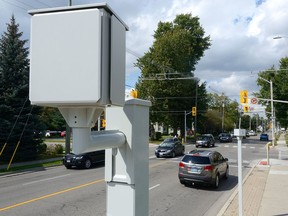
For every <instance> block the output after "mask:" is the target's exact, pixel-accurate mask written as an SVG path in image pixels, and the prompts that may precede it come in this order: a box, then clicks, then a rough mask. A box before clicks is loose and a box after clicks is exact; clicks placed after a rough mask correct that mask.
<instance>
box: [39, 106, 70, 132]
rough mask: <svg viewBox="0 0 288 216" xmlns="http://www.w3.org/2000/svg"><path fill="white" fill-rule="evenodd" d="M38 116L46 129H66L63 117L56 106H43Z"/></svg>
mask: <svg viewBox="0 0 288 216" xmlns="http://www.w3.org/2000/svg"><path fill="white" fill-rule="evenodd" d="M40 118H41V121H42V122H43V123H44V124H45V129H47V130H61V131H63V130H66V122H65V119H64V118H63V116H62V114H61V113H60V111H59V110H58V109H57V108H54V107H44V108H43V112H42V113H41V115H40Z"/></svg>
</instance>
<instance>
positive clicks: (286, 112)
mask: <svg viewBox="0 0 288 216" xmlns="http://www.w3.org/2000/svg"><path fill="white" fill-rule="evenodd" d="M258 76H260V77H262V78H264V79H266V80H267V81H271V82H272V84H273V100H282V101H287V95H288V86H287V82H288V58H287V57H285V58H281V59H280V61H279V69H275V67H274V66H273V67H271V68H270V69H268V70H266V71H262V72H259V74H258ZM267 81H264V80H263V79H261V78H258V80H257V84H258V86H260V92H259V94H257V95H256V96H258V97H259V98H264V99H271V92H270V83H268V82H267ZM260 102H261V103H262V104H263V105H266V111H267V113H268V114H267V116H268V117H270V116H271V101H260ZM273 105H274V112H275V117H276V121H278V122H280V124H281V127H286V128H287V127H288V104H287V103H281V102H274V103H273Z"/></svg>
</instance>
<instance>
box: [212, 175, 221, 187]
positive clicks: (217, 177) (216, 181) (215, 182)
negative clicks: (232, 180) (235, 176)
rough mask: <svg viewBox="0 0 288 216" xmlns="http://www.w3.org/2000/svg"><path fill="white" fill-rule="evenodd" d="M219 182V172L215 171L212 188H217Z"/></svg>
mask: <svg viewBox="0 0 288 216" xmlns="http://www.w3.org/2000/svg"><path fill="white" fill-rule="evenodd" d="M219 182H220V178H219V174H218V173H217V175H216V177H215V180H214V184H213V187H214V188H218V187H219Z"/></svg>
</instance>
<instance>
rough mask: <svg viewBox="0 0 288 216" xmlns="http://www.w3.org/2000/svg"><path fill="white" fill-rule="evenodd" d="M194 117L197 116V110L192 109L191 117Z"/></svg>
mask: <svg viewBox="0 0 288 216" xmlns="http://www.w3.org/2000/svg"><path fill="white" fill-rule="evenodd" d="M196 115H197V108H196V107H192V116H196Z"/></svg>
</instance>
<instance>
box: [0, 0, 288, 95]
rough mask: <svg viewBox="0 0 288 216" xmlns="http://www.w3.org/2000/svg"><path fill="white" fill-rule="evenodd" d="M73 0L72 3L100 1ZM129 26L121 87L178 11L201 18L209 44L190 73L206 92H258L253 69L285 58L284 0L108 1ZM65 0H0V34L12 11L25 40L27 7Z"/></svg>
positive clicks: (130, 81)
mask: <svg viewBox="0 0 288 216" xmlns="http://www.w3.org/2000/svg"><path fill="white" fill-rule="evenodd" d="M100 2H102V1H95V0H72V3H73V5H79V4H90V3H100ZM106 2H107V3H108V4H109V5H110V7H111V8H112V9H113V10H114V11H115V12H116V14H117V15H118V16H119V17H121V19H122V20H123V21H124V22H125V23H126V24H127V25H128V26H129V31H128V32H127V34H126V46H127V50H129V51H128V52H126V85H127V88H130V87H129V86H132V87H133V86H134V85H135V82H136V81H137V79H138V76H139V75H140V71H139V69H138V68H135V67H134V63H135V62H136V59H137V57H140V56H142V55H143V54H144V53H145V52H147V51H148V49H149V47H150V46H152V44H153V34H154V31H155V30H156V28H157V23H158V22H159V21H172V20H173V19H174V18H175V17H176V15H177V14H180V13H192V15H193V16H198V17H199V18H200V23H201V25H202V27H203V28H204V29H205V32H206V35H210V37H211V39H212V46H211V47H210V49H209V50H207V51H206V52H205V56H204V57H203V58H202V59H201V60H200V62H199V64H198V65H197V66H196V71H195V75H196V76H197V77H199V78H200V79H201V81H202V82H207V90H208V91H209V92H215V93H218V92H220V93H222V92H223V93H225V94H226V95H227V96H229V97H231V98H235V99H238V98H239V92H240V90H242V89H247V90H248V91H249V93H250V92H253V91H257V90H258V87H257V85H256V83H255V82H256V78H257V73H258V72H259V71H263V70H265V69H268V68H270V67H271V66H273V65H274V66H275V67H276V68H278V62H279V60H280V58H282V57H284V56H288V39H280V40H274V39H273V37H275V36H278V35H280V36H288V32H287V31H288V29H287V21H288V13H287V11H288V4H287V0H266V1H264V0H241V1H239V0H238V1H237V0H145V1H135V0H121V1H119V0H118V1H117V0H107V1H106ZM67 4H68V0H49V1H47V0H0V33H1V34H2V33H3V31H5V30H6V23H8V22H9V20H10V18H11V15H12V14H14V15H15V17H16V21H17V22H18V23H19V24H20V30H21V31H23V33H24V35H23V37H24V38H23V39H29V34H30V15H28V13H27V11H28V10H31V9H33V10H34V9H38V8H47V7H57V6H66V5H67Z"/></svg>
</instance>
